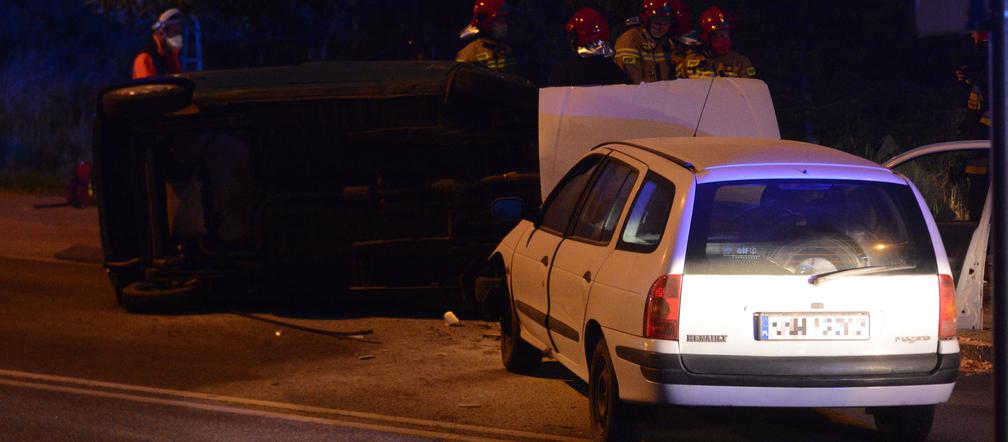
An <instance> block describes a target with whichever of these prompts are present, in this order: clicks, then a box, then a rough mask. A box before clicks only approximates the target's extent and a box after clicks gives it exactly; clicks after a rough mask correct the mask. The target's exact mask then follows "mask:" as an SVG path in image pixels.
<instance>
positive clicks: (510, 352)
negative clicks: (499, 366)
mask: <svg viewBox="0 0 1008 442" xmlns="http://www.w3.org/2000/svg"><path fill="white" fill-rule="evenodd" d="M506 299H507V305H506V308H503V309H501V318H500V326H501V340H500V342H501V361H503V362H504V368H506V369H507V370H508V371H510V372H512V373H529V372H532V371H534V370H535V369H537V368H539V364H541V363H542V352H541V351H539V349H537V348H535V347H533V346H532V344H529V343H528V342H525V340H524V339H522V338H521V332H520V327H518V313H517V312H515V309H514V305H513V304H512V303H511V299H510V297H508V298H506Z"/></svg>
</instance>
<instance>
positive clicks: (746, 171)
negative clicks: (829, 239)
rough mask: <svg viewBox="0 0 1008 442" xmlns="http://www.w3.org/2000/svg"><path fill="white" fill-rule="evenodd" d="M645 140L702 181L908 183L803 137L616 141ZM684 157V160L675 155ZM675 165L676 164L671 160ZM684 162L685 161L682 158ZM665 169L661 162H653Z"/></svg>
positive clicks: (647, 145)
mask: <svg viewBox="0 0 1008 442" xmlns="http://www.w3.org/2000/svg"><path fill="white" fill-rule="evenodd" d="M613 143H615V144H614V145H611V147H613V148H615V149H616V150H624V151H628V152H629V150H632V149H636V147H625V148H623V149H621V148H620V147H619V144H620V143H629V144H631V145H636V146H642V147H644V148H645V149H644V150H646V151H650V152H651V153H652V154H657V155H660V156H663V157H665V158H666V159H671V158H670V157H674V158H676V159H677V160H681V162H684V163H688V165H692V167H693V169H694V170H693V172H694V173H695V177H696V181H697V182H699V183H704V182H715V181H737V180H747V179H806V178H822V179H842V180H867V181H881V182H889V183H898V184H906V181H905V180H903V178H901V177H900V176H898V175H896V174H894V173H893V172H892V171H890V170H889V169H886V168H884V167H882V166H880V165H879V164H877V163H874V162H872V161H869V160H866V159H864V158H861V157H859V156H856V155H852V154H849V153H846V152H843V151H840V150H837V149H832V148H829V147H825V146H819V145H816V144H810V143H803V142H800V141H788V140H773V139H766V138H733V137H696V138H685V137H683V138H668V137H665V138H641V139H635V140H627V141H624V142H613ZM675 162H680V161H675ZM668 164H669V167H679V166H673V165H672V164H671V162H669V163H668ZM680 165H683V164H680ZM650 166H652V167H658V169H659V170H660V169H662V166H659V165H657V164H652V165H650Z"/></svg>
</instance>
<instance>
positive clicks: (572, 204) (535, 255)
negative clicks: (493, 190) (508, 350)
mask: <svg viewBox="0 0 1008 442" xmlns="http://www.w3.org/2000/svg"><path fill="white" fill-rule="evenodd" d="M606 153H608V152H605V153H603V152H600V153H598V154H593V155H589V156H588V157H585V158H584V159H582V160H581V161H580V162H578V163H577V164H576V165H575V166H574V167H573V168H572V169H571V170H570V171H569V172H568V173H567V175H565V176H564V178H563V179H562V180H561V181H560V183H559V184H558V185H557V186H556V188H554V190H553V192H551V193H550V195H549V197H548V198H547V199H546V202H545V203H543V209H542V219H541V220H540V222H539V223H538V224H537V225H536V226H535V228H533V229H529V231H528V233H527V234H526V236H524V237H523V238H521V240H520V241H519V243H518V245H517V247H516V249H515V254H514V260H513V261H512V264H511V289H512V294H513V296H514V304H515V305H514V307H515V310H516V311H517V312H518V315H519V323H520V327H521V328H522V330H523V331H524V332H527V333H529V334H530V335H531V337H532V338H534V339H535V340H536V341H538V342H539V343H541V344H543V345H544V346H548V345H550V338H549V335H548V332H547V330H546V317H547V314H548V312H549V293H548V292H547V281H548V279H549V274H550V267H551V265H552V264H553V257H554V255H555V254H556V251H557V247H559V246H560V243H561V242H562V241H563V239H564V235H565V233H566V232H567V229H568V227H569V225H570V221H571V217H572V216H573V214H574V213H575V210H576V209H577V207H578V204H579V202H580V201H581V200H582V199H583V195H584V192H585V189H586V187H587V186H588V185H589V183H590V182H591V180H592V177H593V176H594V175H595V173H596V171H597V169H598V168H599V166H600V164H601V163H602V162H603V160H604V159H605V154H606Z"/></svg>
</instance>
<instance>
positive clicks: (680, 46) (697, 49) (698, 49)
mask: <svg viewBox="0 0 1008 442" xmlns="http://www.w3.org/2000/svg"><path fill="white" fill-rule="evenodd" d="M681 15H682V17H683V20H682V22H680V23H679V25H678V27H677V29H676V30H675V32H674V33H673V34H672V36H671V37H670V38H669V46H670V47H671V48H672V56H671V58H670V60H671V63H672V67H673V68H674V69H675V73H674V77H675V78H689V75H688V74H687V69H688V68H689V69H695V68H696V67H697V66H699V65H700V63H703V62H704V60H706V59H707V55H706V51H705V50H704V48H703V40H701V39H700V33H699V32H698V31H697V30H696V28H695V27H693V25H692V24H691V23H692V20H691V17H692V15H691V14H690V11H689V9H686V7H685V5H683V9H682V14H681Z"/></svg>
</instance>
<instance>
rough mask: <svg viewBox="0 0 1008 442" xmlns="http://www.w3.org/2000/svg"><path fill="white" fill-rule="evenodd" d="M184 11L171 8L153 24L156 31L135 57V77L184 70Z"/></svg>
mask: <svg viewBox="0 0 1008 442" xmlns="http://www.w3.org/2000/svg"><path fill="white" fill-rule="evenodd" d="M182 25H183V19H182V12H181V11H179V10H178V8H171V9H168V10H167V11H165V12H163V13H161V15H160V16H159V17H158V20H157V22H155V23H154V25H153V26H151V29H152V30H153V31H154V32H153V34H152V35H151V41H150V42H149V43H148V44H147V47H146V48H144V49H143V50H142V51H140V53H139V54H137V56H136V58H134V59H133V78H144V77H152V76H155V75H169V74H177V73H179V72H181V71H182V63H181V62H180V61H179V51H181V50H182Z"/></svg>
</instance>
